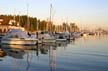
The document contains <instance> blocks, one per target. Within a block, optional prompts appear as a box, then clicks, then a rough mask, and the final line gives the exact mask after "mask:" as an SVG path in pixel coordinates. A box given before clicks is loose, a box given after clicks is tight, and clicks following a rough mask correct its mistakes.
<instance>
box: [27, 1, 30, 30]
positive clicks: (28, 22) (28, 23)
mask: <svg viewBox="0 0 108 71" xmlns="http://www.w3.org/2000/svg"><path fill="white" fill-rule="evenodd" d="M28 14H29V4H28V2H27V29H28V31H29V30H30V28H29V27H30V21H29V15H28Z"/></svg>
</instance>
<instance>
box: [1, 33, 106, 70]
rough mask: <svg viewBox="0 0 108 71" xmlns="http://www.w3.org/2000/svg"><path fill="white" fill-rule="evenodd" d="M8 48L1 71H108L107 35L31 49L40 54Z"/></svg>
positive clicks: (2, 47)
mask: <svg viewBox="0 0 108 71" xmlns="http://www.w3.org/2000/svg"><path fill="white" fill-rule="evenodd" d="M4 47H6V46H3V45H1V48H0V71H108V36H106V35H105V36H89V37H83V38H78V39H76V40H75V41H72V42H70V43H68V42H65V43H59V44H57V45H56V46H51V45H50V46H49V45H43V46H41V45H40V46H38V47H37V46H31V47H34V48H36V50H22V49H6V48H4ZM11 47H12V46H11ZM13 47H25V46H13ZM29 47H30V46H29Z"/></svg>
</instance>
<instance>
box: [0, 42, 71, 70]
mask: <svg viewBox="0 0 108 71" xmlns="http://www.w3.org/2000/svg"><path fill="white" fill-rule="evenodd" d="M68 43H69V42H68ZM68 43H67V42H61V43H56V45H51V44H39V45H37V46H21V45H1V47H0V57H1V58H2V60H3V58H4V57H5V56H8V57H10V58H11V59H12V60H13V61H14V62H12V63H15V64H13V67H14V66H15V67H14V68H13V69H16V70H20V69H21V68H22V67H21V66H22V65H25V66H24V67H25V70H26V71H29V70H30V68H31V66H32V65H31V63H32V58H33V57H34V53H33V52H35V55H36V56H37V57H38V58H39V55H48V61H49V62H48V63H49V70H50V71H54V70H55V69H56V50H57V47H66V46H67V44H68ZM29 49H30V50H29ZM34 58H36V57H34ZM2 60H0V61H2ZM19 60H20V61H19ZM23 60H24V61H26V64H22V65H21V62H22V61H23ZM17 62H18V63H17ZM19 63H20V64H19ZM17 64H18V65H17ZM18 68H19V69H18ZM22 70H23V69H22ZM34 71H35V70H34Z"/></svg>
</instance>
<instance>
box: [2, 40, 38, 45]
mask: <svg viewBox="0 0 108 71" xmlns="http://www.w3.org/2000/svg"><path fill="white" fill-rule="evenodd" d="M36 43H37V39H36V40H33V39H3V40H1V44H8V45H36Z"/></svg>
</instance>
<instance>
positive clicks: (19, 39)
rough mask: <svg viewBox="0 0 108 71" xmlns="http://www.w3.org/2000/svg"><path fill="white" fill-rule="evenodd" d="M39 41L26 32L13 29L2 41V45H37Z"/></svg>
mask: <svg viewBox="0 0 108 71" xmlns="http://www.w3.org/2000/svg"><path fill="white" fill-rule="evenodd" d="M37 41H38V39H36V38H31V37H30V36H29V35H28V34H27V33H26V32H24V31H22V30H20V29H12V30H10V31H8V32H7V33H6V35H5V36H4V37H3V38H2V39H1V44H9V45H11V44H12V45H35V44H36V42H37Z"/></svg>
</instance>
